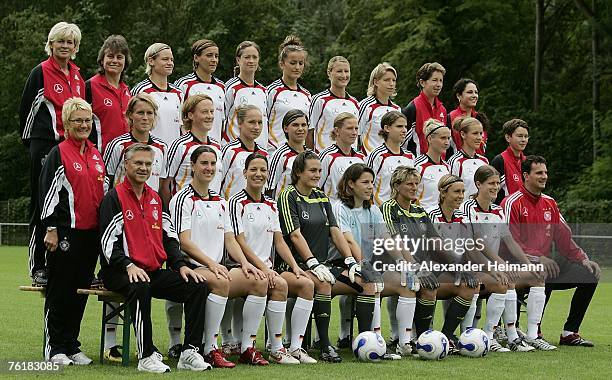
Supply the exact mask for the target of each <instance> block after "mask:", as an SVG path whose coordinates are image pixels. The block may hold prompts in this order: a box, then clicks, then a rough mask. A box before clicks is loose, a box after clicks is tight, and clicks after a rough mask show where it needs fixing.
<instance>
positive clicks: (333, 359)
mask: <svg viewBox="0 0 612 380" xmlns="http://www.w3.org/2000/svg"><path fill="white" fill-rule="evenodd" d="M319 359H321V360H322V361H324V362H328V363H340V362H341V361H342V357H341V356H340V355H338V353H337V352H336V350H335V349H334V347H332V346H327V347H323V348H321V356H319Z"/></svg>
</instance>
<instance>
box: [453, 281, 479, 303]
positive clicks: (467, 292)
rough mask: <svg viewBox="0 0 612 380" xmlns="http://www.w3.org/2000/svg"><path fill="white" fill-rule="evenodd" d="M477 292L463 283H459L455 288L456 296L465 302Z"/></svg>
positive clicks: (476, 289)
mask: <svg viewBox="0 0 612 380" xmlns="http://www.w3.org/2000/svg"><path fill="white" fill-rule="evenodd" d="M477 292H478V288H470V287H469V286H467V285H466V284H464V283H461V285H459V286H458V288H457V295H458V296H459V297H461V298H463V299H466V300H471V299H472V298H473V297H474V294H476V293H477Z"/></svg>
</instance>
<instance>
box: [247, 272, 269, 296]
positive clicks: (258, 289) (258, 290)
mask: <svg viewBox="0 0 612 380" xmlns="http://www.w3.org/2000/svg"><path fill="white" fill-rule="evenodd" d="M249 288H250V289H252V290H251V294H254V295H257V296H265V295H266V294H267V293H268V280H267V279H264V280H260V279H255V278H254V277H253V278H252V279H251V284H250V286H249Z"/></svg>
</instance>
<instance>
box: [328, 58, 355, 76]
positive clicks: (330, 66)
mask: <svg viewBox="0 0 612 380" xmlns="http://www.w3.org/2000/svg"><path fill="white" fill-rule="evenodd" d="M336 63H346V64H347V65H349V67H350V66H351V64H350V62H349V61H348V59H346V58H344V57H343V56H341V55H337V56H335V57H331V59H330V60H329V62H327V73H328V74H329V73H331V71H332V70H333V69H334V65H335V64H336Z"/></svg>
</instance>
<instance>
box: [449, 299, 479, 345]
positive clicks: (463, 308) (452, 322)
mask: <svg viewBox="0 0 612 380" xmlns="http://www.w3.org/2000/svg"><path fill="white" fill-rule="evenodd" d="M471 303H472V300H466V299H464V298H461V297H459V296H457V297H455V298H453V299H452V300H451V301H450V303H449V305H448V309H447V310H446V318H444V326H442V334H444V335H446V337H447V338H448V339H454V338H453V337H454V336H455V330H456V329H457V326H459V325H460V324H461V321H463V318H464V317H465V314H466V313H467V311H468V310H469V308H470V304H471Z"/></svg>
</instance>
